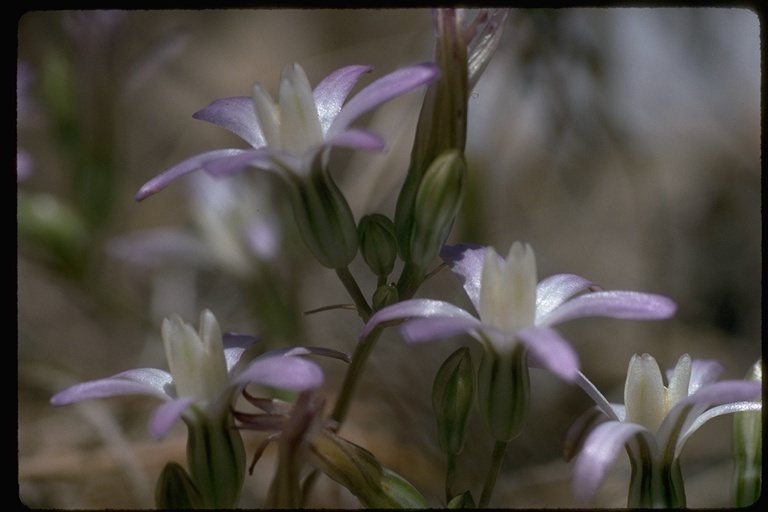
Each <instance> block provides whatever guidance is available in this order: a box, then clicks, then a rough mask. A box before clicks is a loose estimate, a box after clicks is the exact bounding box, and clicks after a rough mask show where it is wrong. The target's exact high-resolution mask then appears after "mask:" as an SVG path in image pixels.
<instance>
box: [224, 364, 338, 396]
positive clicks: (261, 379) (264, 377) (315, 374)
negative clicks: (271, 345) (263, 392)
mask: <svg viewBox="0 0 768 512" xmlns="http://www.w3.org/2000/svg"><path fill="white" fill-rule="evenodd" d="M323 381H324V376H323V371H322V370H321V369H320V367H319V366H318V365H317V364H315V363H313V362H312V361H309V360H307V359H304V358H301V357H293V356H270V357H264V356H261V357H259V358H257V359H254V360H253V361H252V362H251V363H250V364H249V365H248V366H246V367H245V369H243V371H241V372H240V373H238V374H237V376H236V377H235V378H234V379H233V381H232V384H234V385H245V384H250V383H253V384H260V385H263V386H270V387H274V388H279V389H290V390H293V391H305V390H308V389H312V388H316V387H318V386H320V385H321V384H322V383H323Z"/></svg>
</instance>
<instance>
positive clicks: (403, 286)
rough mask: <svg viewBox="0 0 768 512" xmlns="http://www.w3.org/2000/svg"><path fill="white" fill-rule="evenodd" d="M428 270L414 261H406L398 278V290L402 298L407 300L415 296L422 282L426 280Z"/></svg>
mask: <svg viewBox="0 0 768 512" xmlns="http://www.w3.org/2000/svg"><path fill="white" fill-rule="evenodd" d="M425 274H426V272H425V271H424V269H423V268H421V267H419V266H418V265H414V264H413V263H406V264H405V266H404V267H403V271H402V273H401V274H400V278H399V279H398V280H397V292H398V295H399V297H400V300H406V299H410V298H411V297H413V294H414V293H416V290H418V289H419V286H421V283H423V282H424V276H425Z"/></svg>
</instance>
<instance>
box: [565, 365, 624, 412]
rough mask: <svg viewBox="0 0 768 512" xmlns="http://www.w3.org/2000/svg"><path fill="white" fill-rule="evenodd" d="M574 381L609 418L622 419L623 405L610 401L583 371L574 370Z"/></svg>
mask: <svg viewBox="0 0 768 512" xmlns="http://www.w3.org/2000/svg"><path fill="white" fill-rule="evenodd" d="M574 382H575V383H576V384H578V386H579V387H580V388H581V389H583V390H584V392H585V393H587V395H589V397H590V398H591V399H592V400H594V402H595V404H597V406H598V407H599V408H600V409H602V411H603V412H604V413H605V414H607V415H608V417H609V418H611V420H613V421H624V418H625V415H626V410H625V409H624V406H623V405H617V404H612V403H610V402H609V401H608V399H606V398H605V396H604V395H603V394H602V393H601V392H600V390H598V389H597V387H596V386H595V385H594V384H592V382H591V381H590V380H589V379H587V377H586V376H585V375H584V374H583V373H581V371H577V372H576V379H574Z"/></svg>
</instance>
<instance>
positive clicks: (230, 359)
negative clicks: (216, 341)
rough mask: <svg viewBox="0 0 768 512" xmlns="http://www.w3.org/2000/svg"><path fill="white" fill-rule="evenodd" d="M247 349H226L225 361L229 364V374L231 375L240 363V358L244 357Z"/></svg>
mask: <svg viewBox="0 0 768 512" xmlns="http://www.w3.org/2000/svg"><path fill="white" fill-rule="evenodd" d="M243 352H245V349H244V348H242V347H228V348H225V349H224V360H225V361H226V362H227V373H228V374H229V373H231V372H232V369H233V368H234V367H235V366H237V363H239V362H240V358H241V357H242V356H243Z"/></svg>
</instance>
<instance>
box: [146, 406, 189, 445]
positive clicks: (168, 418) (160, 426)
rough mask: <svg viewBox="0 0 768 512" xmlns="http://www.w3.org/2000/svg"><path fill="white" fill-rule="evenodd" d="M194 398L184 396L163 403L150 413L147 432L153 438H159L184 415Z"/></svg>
mask: <svg viewBox="0 0 768 512" xmlns="http://www.w3.org/2000/svg"><path fill="white" fill-rule="evenodd" d="M194 401H195V399H194V397H191V396H185V397H182V398H177V399H176V400H171V401H170V402H167V403H164V404H163V405H161V406H160V407H158V408H157V409H155V412H154V413H152V417H151V418H150V419H149V432H150V434H152V436H153V437H154V438H155V439H161V438H163V437H164V436H165V434H167V433H168V431H169V430H171V428H172V427H173V426H174V425H175V424H176V422H177V421H179V419H181V417H182V416H183V415H184V412H185V411H186V410H187V409H189V406H190V405H192V404H193V403H194Z"/></svg>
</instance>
